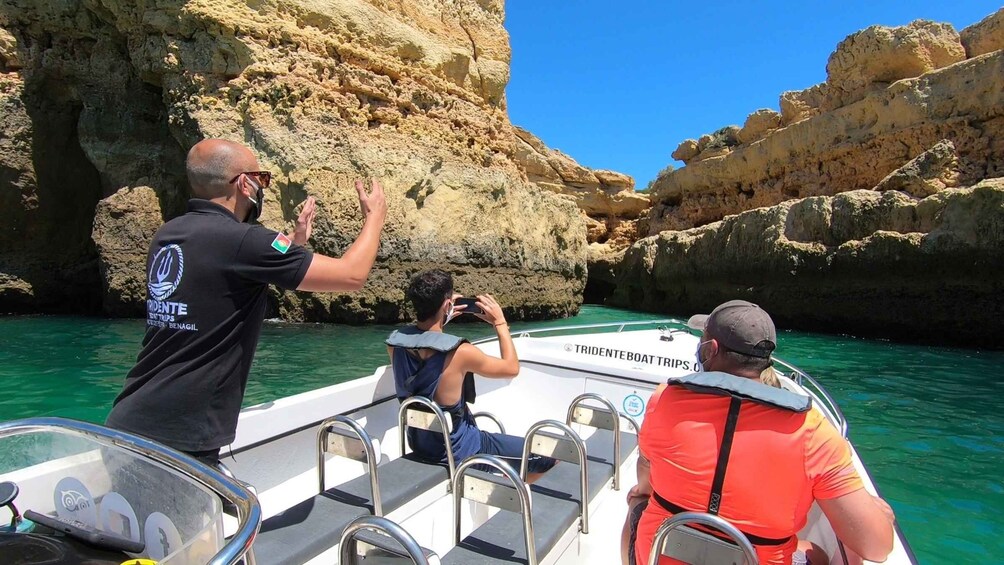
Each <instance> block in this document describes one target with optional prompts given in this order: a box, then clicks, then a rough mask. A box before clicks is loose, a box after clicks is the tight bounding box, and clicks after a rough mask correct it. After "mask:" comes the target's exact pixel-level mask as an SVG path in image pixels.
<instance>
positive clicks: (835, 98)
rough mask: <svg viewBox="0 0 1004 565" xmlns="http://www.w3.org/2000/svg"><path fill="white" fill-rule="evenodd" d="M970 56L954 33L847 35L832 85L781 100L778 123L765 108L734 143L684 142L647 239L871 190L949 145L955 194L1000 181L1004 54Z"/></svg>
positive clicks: (661, 183)
mask: <svg viewBox="0 0 1004 565" xmlns="http://www.w3.org/2000/svg"><path fill="white" fill-rule="evenodd" d="M1001 14H1004V11H1002V12H998V14H997V15H995V16H994V17H992V18H988V19H987V20H984V21H983V22H980V23H979V24H976V26H974V28H976V27H979V28H980V29H986V30H988V31H985V32H981V33H982V35H980V37H984V36H985V37H994V36H993V33H992V29H993V28H992V25H993V23H994V22H996V21H997V20H996V19H994V18H997V19H999V18H1000V17H1001ZM963 34H964V35H967V36H976V35H977V34H976V33H969V30H964V31H963ZM986 41H987V45H993V43H992V40H991V39H988V40H986ZM987 48H989V47H982V48H980V49H979V50H983V49H987ZM965 56H966V55H965V50H964V49H963V46H962V43H961V40H960V36H959V34H958V33H956V32H955V31H954V30H953V29H952V28H951V26H948V25H946V24H935V23H933V22H927V21H918V22H914V23H912V24H910V25H908V26H903V27H900V28H885V27H882V26H873V27H870V28H868V29H866V30H863V31H861V32H858V33H855V34H853V35H851V36H849V37H848V38H847V39H846V40H844V41H843V42H841V44H840V45H838V46H837V49H836V51H835V52H834V53H833V55H831V57H830V61H829V63H828V65H827V72H828V78H827V81H826V82H825V83H823V84H821V85H817V86H815V87H812V88H810V89H807V90H805V91H801V92H786V93H784V94H783V95H782V96H781V104H780V106H781V112H780V118H779V119H778V117H777V115H776V113H773V112H771V111H769V110H768V111H764V110H758V111H756V112H754V113H753V114H751V115H750V117H749V118H748V119H747V125H746V126H745V127H744V128H743V129H741V130H739V132H738V135H736V136H735V137H734V138H733V137H732V136H730V135H723V132H727V131H730V128H724V129H723V130H719V132H716V134H715V135H713V136H705V137H706V138H707V137H711V138H716V139H718V140H719V141H718V142H717V146H716V145H715V144H711V143H705V144H701V143H700V141H699V142H697V143H696V145H695V144H694V143H693V142H692V140H687V141H684V142H683V143H682V144H681V146H680V147H679V148H678V149H677V151H676V152H675V153H674V154H673V156H674V157H675V158H678V159H683V160H685V162H686V163H687V166H686V167H683V168H681V169H678V170H676V171H674V172H673V173H672V174H669V175H666V176H665V177H663V178H661V179H659V180H658V181H657V182H656V183H655V185H654V187H653V189H652V191H651V193H652V194H651V196H652V200H653V208H652V210H651V211H650V212H649V218H648V220H649V221H648V227H649V234H650V235H652V234H657V233H659V232H661V231H663V230H667V229H672V230H679V229H687V228H690V227H695V226H701V225H704V224H707V223H710V222H714V221H718V220H720V219H722V218H724V217H725V216H727V215H730V214H737V213H740V212H742V211H744V210H749V209H752V208H757V207H760V206H771V205H774V204H777V203H779V202H782V201H785V200H789V199H793V198H805V197H808V196H816V195H833V194H837V193H840V192H845V191H849V190H859V189H871V188H874V187H876V185H878V184H879V182H880V181H881V180H882V179H883V178H884V177H886V176H887V175H889V174H890V173H892V172H893V171H894V170H896V169H898V168H899V167H901V166H902V165H903V164H904V163H906V162H907V161H909V160H911V159H914V158H916V157H918V156H919V155H921V154H922V153H924V152H925V151H928V150H930V149H932V148H933V147H934V146H935V145H937V144H938V143H939V142H940V141H941V140H948V141H949V142H950V143H951V144H953V147H954V149H955V151H954V153H955V155H957V163H956V173H955V174H956V175H957V179H956V181H953V182H957V183H958V184H957V185H958V186H965V185H969V184H973V183H974V182H977V181H979V180H980V179H983V178H988V177H996V176H1001V175H1002V174H1004V53H1002V52H1001V51H999V50H998V51H992V52H988V53H986V54H982V55H980V56H977V57H975V58H970V59H965ZM731 127H734V126H731ZM709 148H711V149H712V150H711V151H709V150H708V149H709ZM945 186H952V184H946V185H945Z"/></svg>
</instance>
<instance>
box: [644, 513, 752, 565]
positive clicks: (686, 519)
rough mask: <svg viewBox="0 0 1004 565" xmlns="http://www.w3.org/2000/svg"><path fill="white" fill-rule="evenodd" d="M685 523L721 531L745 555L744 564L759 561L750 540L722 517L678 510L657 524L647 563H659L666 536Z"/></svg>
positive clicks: (654, 564)
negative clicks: (660, 523)
mask: <svg viewBox="0 0 1004 565" xmlns="http://www.w3.org/2000/svg"><path fill="white" fill-rule="evenodd" d="M687 524H701V525H702V526H708V527H711V528H714V529H716V530H718V531H720V532H722V533H723V534H725V535H727V536H729V537H730V538H732V541H734V542H735V543H736V545H737V546H738V547H739V549H740V550H741V551H742V552H743V555H744V556H745V557H746V565H759V563H760V561H759V559H758V558H757V555H756V550H755V549H753V544H751V543H750V540H748V539H746V536H745V535H743V533H742V532H740V531H739V530H738V529H737V528H736V527H735V526H733V525H732V524H730V523H728V522H727V521H725V520H724V519H722V518H720V517H718V516H715V515H712V514H705V513H704V512H680V513H679V514H675V515H673V516H672V517H670V518H666V520H665V521H664V522H663V523H662V525H661V526H659V529H658V530H656V532H655V538H653V539H652V550H651V551H649V554H648V565H657V564H658V563H659V558H660V557H661V556H662V554H663V553H662V552H663V547H662V546H663V545H665V543H666V536H668V535H669V533H670V532H671V531H673V530H675V529H676V528H679V527H681V526H685V525H687ZM667 557H668V556H667Z"/></svg>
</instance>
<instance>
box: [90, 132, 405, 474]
mask: <svg viewBox="0 0 1004 565" xmlns="http://www.w3.org/2000/svg"><path fill="white" fill-rule="evenodd" d="M185 166H186V171H187V173H188V181H189V184H190V185H191V188H192V195H193V196H194V198H192V199H191V200H189V202H188V212H187V213H186V214H184V215H183V216H180V217H177V218H175V219H173V220H171V221H169V222H167V223H166V224H164V225H163V226H161V228H160V229H159V230H158V231H157V234H156V235H155V236H154V239H153V242H152V243H151V245H150V252H149V254H148V256H147V290H148V299H147V332H146V336H145V337H144V339H143V347H142V350H141V351H140V353H139V356H138V358H137V360H136V366H135V367H133V369H132V370H131V371H129V374H128V375H127V376H126V381H125V386H124V387H123V389H122V392H121V393H120V394H119V396H118V398H116V399H115V405H114V407H113V408H112V411H111V414H109V415H108V420H107V425H108V426H110V427H113V428H118V429H121V430H125V431H129V432H134V433H137V434H140V435H143V436H146V437H149V438H151V439H154V440H156V441H159V442H161V443H163V444H165V445H168V446H170V447H173V448H175V449H178V450H180V451H184V452H186V453H188V454H190V455H192V456H194V457H196V458H198V459H200V460H202V461H204V462H206V463H209V464H213V465H214V464H216V463H218V461H219V454H220V448H221V447H223V446H225V445H227V444H229V443H230V442H232V441H233V439H234V435H235V433H236V430H237V416H238V414H239V412H240V408H241V402H242V401H243V399H244V389H245V385H246V384H247V380H248V373H249V372H250V370H251V361H252V360H253V359H254V353H255V348H256V347H257V345H258V336H259V334H260V332H261V325H262V322H263V320H264V318H265V305H266V300H267V296H268V285H270V284H274V285H276V286H278V287H280V288H284V289H296V290H305V291H311V292H332V291H352V290H359V289H360V288H362V286H363V284H365V282H366V278H367V277H368V276H369V272H370V269H371V268H372V267H373V262H374V261H375V260H376V254H377V248H378V247H379V244H380V232H381V230H382V229H383V224H384V220H385V218H386V215H387V203H386V201H385V199H384V193H383V188H382V187H381V186H380V184H379V183H378V182H377V181H375V180H374V181H373V185H372V189H371V191H370V192H368V193H367V191H366V189H365V188H364V186H363V184H362V182H361V181H356V192H357V193H358V195H359V205H360V207H361V209H362V214H363V218H364V221H363V228H362V231H361V232H360V234H359V236H358V237H357V238H356V240H355V242H353V244H352V245H351V246H350V247H349V248H348V250H346V252H345V254H344V255H342V257H340V258H333V257H326V256H324V255H320V254H314V253H311V252H310V251H307V250H306V249H304V248H303V247H302V246H303V244H305V243H306V242H307V239H308V237H309V236H310V230H311V226H312V222H313V219H314V212H315V204H314V199H313V198H309V199H307V202H306V203H305V204H304V207H303V211H302V212H301V213H300V215H299V217H298V219H297V224H296V229H295V231H294V233H293V237H292V238H290V237H287V236H286V235H284V234H281V233H277V232H274V231H272V230H269V229H266V228H264V227H262V226H260V225H257V224H252V223H249V222H251V221H253V220H255V219H257V218H258V216H259V215H260V214H261V207H262V203H263V197H264V190H265V189H266V188H268V186H269V182H270V180H271V176H272V175H271V173H269V172H268V171H261V170H259V165H258V160H257V159H256V158H255V156H254V154H253V153H251V151H250V150H249V149H248V148H247V147H244V146H243V145H240V144H238V143H233V142H230V141H225V140H222V139H206V140H203V141H200V142H199V143H197V144H196V145H195V146H194V147H192V149H191V151H189V152H188V159H187V161H186V162H185Z"/></svg>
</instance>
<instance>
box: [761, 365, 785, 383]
mask: <svg viewBox="0 0 1004 565" xmlns="http://www.w3.org/2000/svg"><path fill="white" fill-rule="evenodd" d="M760 382H762V383H763V384H765V385H768V386H772V387H774V388H781V379H780V378H779V377H778V376H777V371H775V370H774V367H767V368H766V369H764V370H763V371H761V372H760Z"/></svg>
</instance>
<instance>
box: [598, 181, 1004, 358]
mask: <svg viewBox="0 0 1004 565" xmlns="http://www.w3.org/2000/svg"><path fill="white" fill-rule="evenodd" d="M1001 265H1004V178H997V179H988V180H985V181H982V182H980V183H978V184H976V185H975V186H973V187H970V188H961V189H960V188H954V189H945V190H942V191H939V192H937V193H936V194H934V195H932V196H929V197H927V198H924V199H922V200H918V199H916V198H913V197H911V196H909V195H907V194H905V193H902V192H897V191H887V192H878V191H874V190H855V191H850V192H845V193H842V194H839V195H836V196H816V197H812V198H806V199H802V200H793V201H788V202H784V203H782V204H778V205H775V206H771V207H768V208H759V209H756V210H751V211H748V212H743V213H741V214H739V215H736V216H729V217H727V218H725V219H724V220H721V221H719V222H714V223H711V224H708V225H705V226H702V227H699V228H693V229H690V230H685V231H664V232H662V233H660V234H659V235H657V236H653V237H649V238H645V239H643V240H641V241H639V242H638V243H637V244H635V245H634V246H633V247H631V249H629V250H628V251H627V253H626V255H625V258H624V260H623V262H622V263H621V264H620V265H619V266H618V269H619V270H618V281H619V285H618V286H617V290H616V293H615V294H614V296H613V298H612V302H613V303H614V304H620V305H625V306H626V305H631V306H632V307H634V308H642V309H647V310H653V311H669V312H674V313H691V312H708V311H710V309H711V308H714V307H715V306H716V305H718V304H720V303H721V302H724V301H726V300H730V299H733V298H744V299H747V300H751V301H753V302H756V303H757V304H760V305H762V306H763V307H764V308H765V309H766V310H767V311H768V312H770V313H771V316H773V317H774V319H775V321H776V322H777V323H778V324H779V325H780V326H783V327H789V328H800V329H818V330H825V331H828V332H848V333H851V334H853V335H875V336H882V337H888V338H893V339H909V340H920V341H927V342H937V343H959V344H962V345H967V346H976V345H985V346H988V347H1000V342H999V340H998V339H997V335H999V332H1000V331H1001V330H1004V321H1002V320H1004V307H1002V303H1001V300H1000V292H1001V289H1002V288H1004V269H1002V268H1001Z"/></svg>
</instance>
